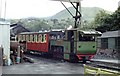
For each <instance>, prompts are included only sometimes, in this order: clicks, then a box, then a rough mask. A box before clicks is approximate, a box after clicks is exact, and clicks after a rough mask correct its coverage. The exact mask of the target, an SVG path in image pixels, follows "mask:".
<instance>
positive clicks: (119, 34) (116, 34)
mask: <svg viewBox="0 0 120 76" xmlns="http://www.w3.org/2000/svg"><path fill="white" fill-rule="evenodd" d="M108 37H120V30H118V31H110V32H105V33H103V34H102V36H101V38H108Z"/></svg>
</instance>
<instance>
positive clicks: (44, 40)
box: [43, 34, 47, 43]
mask: <svg viewBox="0 0 120 76" xmlns="http://www.w3.org/2000/svg"><path fill="white" fill-rule="evenodd" d="M46 40H47V38H46V34H44V39H43V42H45V43H46Z"/></svg>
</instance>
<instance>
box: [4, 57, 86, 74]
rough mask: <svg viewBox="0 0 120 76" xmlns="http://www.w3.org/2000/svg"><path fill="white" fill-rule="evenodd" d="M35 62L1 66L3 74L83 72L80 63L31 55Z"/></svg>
mask: <svg viewBox="0 0 120 76" xmlns="http://www.w3.org/2000/svg"><path fill="white" fill-rule="evenodd" d="M33 59H34V61H35V63H28V62H25V63H20V64H15V65H11V66H4V67H3V74H84V68H83V65H82V64H81V63H69V62H61V61H57V60H52V59H45V58H40V57H39V58H38V57H33Z"/></svg>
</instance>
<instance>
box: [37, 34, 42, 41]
mask: <svg viewBox="0 0 120 76" xmlns="http://www.w3.org/2000/svg"><path fill="white" fill-rule="evenodd" d="M38 42H40V43H41V42H42V35H41V34H39V35H38Z"/></svg>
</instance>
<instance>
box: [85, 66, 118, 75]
mask: <svg viewBox="0 0 120 76" xmlns="http://www.w3.org/2000/svg"><path fill="white" fill-rule="evenodd" d="M84 74H85V76H120V73H119V72H118V71H112V70H108V69H102V68H96V67H91V66H87V65H85V64H84Z"/></svg>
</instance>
